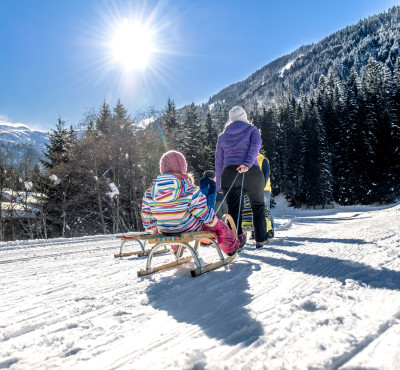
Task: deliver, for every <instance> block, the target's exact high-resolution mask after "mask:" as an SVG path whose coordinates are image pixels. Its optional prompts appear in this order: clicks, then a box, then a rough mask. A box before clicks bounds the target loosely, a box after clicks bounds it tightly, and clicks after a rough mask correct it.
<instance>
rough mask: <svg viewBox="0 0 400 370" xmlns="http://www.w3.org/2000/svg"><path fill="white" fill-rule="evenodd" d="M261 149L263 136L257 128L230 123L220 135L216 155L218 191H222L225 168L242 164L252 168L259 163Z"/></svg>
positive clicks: (250, 125) (241, 123)
mask: <svg viewBox="0 0 400 370" xmlns="http://www.w3.org/2000/svg"><path fill="white" fill-rule="evenodd" d="M260 148H261V135H260V133H259V132H258V129H257V127H255V126H253V125H252V124H250V123H246V122H242V121H236V122H232V123H230V124H229V125H228V126H227V127H226V128H225V131H224V132H223V133H222V134H221V135H219V138H218V143H217V151H216V153H215V175H216V183H217V191H220V190H221V175H222V171H223V170H224V168H225V167H227V166H230V165H237V166H240V165H241V164H244V165H246V166H248V167H252V166H253V165H254V164H255V163H257V155H258V152H259V151H260Z"/></svg>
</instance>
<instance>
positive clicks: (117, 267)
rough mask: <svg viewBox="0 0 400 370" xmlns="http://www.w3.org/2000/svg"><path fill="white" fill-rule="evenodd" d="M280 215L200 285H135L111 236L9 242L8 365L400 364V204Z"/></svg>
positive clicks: (3, 348)
mask: <svg viewBox="0 0 400 370" xmlns="http://www.w3.org/2000/svg"><path fill="white" fill-rule="evenodd" d="M273 214H274V216H275V222H276V234H277V235H276V238H275V239H274V240H273V241H272V242H271V243H270V244H269V245H268V246H267V247H266V248H263V249H261V250H256V249H255V246H254V245H253V244H251V242H250V243H248V244H247V247H246V248H245V250H244V251H243V252H242V253H240V255H239V256H238V258H237V259H236V260H235V261H234V262H233V263H232V264H231V265H228V266H225V267H222V268H220V269H218V270H215V271H212V272H210V273H208V274H205V275H203V276H199V277H196V278H192V277H191V276H190V270H191V268H192V267H193V264H192V263H189V264H188V266H185V265H183V266H180V267H179V268H177V269H172V270H167V271H162V272H159V273H156V274H154V275H151V276H147V277H142V278H138V277H137V275H136V272H137V270H140V269H143V268H144V267H145V259H144V258H138V257H127V258H125V259H115V258H114V257H113V254H114V253H116V252H118V248H119V240H117V239H116V238H115V237H114V236H95V237H85V238H76V239H56V240H47V241H37V240H35V241H28V242H26V241H24V242H12V243H0V368H11V369H51V368H62V369H325V368H327V369H336V368H340V369H366V368H368V369H372V368H373V369H375V368H376V369H400V231H399V227H400V204H396V205H391V206H385V207H366V206H357V207H340V208H335V209H330V210H315V211H314V210H293V209H291V208H288V207H285V205H284V203H283V202H278V206H277V207H276V208H275V209H273ZM200 256H201V258H202V259H203V260H204V261H206V262H207V261H209V260H210V261H211V260H212V259H217V254H216V252H215V250H213V249H212V248H210V247H201V248H200ZM154 259H155V261H154V262H155V263H157V264H158V263H161V262H162V261H168V260H172V256H171V255H169V254H167V255H158V256H155V257H154Z"/></svg>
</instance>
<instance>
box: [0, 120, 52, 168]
mask: <svg viewBox="0 0 400 370" xmlns="http://www.w3.org/2000/svg"><path fill="white" fill-rule="evenodd" d="M47 141H48V133H47V132H44V131H37V130H32V129H31V128H30V127H29V126H27V125H25V124H22V123H10V122H4V121H2V120H1V119H0V150H2V151H3V155H4V158H5V161H7V162H9V163H20V162H22V161H25V160H26V159H27V158H29V160H30V162H31V163H36V162H37V161H38V159H39V158H42V157H43V153H42V152H43V151H44V150H45V143H47Z"/></svg>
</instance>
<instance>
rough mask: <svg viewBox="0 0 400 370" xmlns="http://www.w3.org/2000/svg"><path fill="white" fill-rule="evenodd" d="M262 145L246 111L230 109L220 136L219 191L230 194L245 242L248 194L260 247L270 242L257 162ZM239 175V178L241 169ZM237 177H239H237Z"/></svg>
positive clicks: (217, 159) (217, 155)
mask: <svg viewBox="0 0 400 370" xmlns="http://www.w3.org/2000/svg"><path fill="white" fill-rule="evenodd" d="M260 147H261V135H260V133H259V131H258V129H257V127H255V126H254V125H252V124H251V123H250V122H249V121H248V119H247V113H246V111H245V110H244V109H243V108H242V107H239V106H236V107H233V108H232V109H231V110H230V111H229V122H228V123H227V125H226V126H225V130H224V132H223V133H222V134H221V135H220V136H219V138H218V143H217V150H216V153H215V172H216V185H217V191H218V192H220V191H221V190H222V192H223V193H224V194H226V193H227V192H228V190H229V188H230V186H231V185H232V183H233V182H234V183H233V185H232V188H231V190H230V191H229V193H228V195H227V197H226V201H227V204H228V210H229V214H230V215H231V216H232V218H233V219H234V221H235V223H236V228H237V231H238V235H239V240H240V241H241V245H244V244H245V242H246V238H245V236H244V235H242V211H243V204H244V201H243V197H244V194H247V196H248V198H249V201H250V205H251V209H252V212H253V226H254V236H255V240H256V247H257V248H260V247H262V246H263V245H265V244H267V243H268V234H267V225H266V221H265V213H264V207H265V205H264V175H263V173H262V171H261V169H260V166H259V165H258V162H257V155H258V152H259V151H260ZM238 172H239V176H238V177H237V178H236V180H235V177H236V175H237V173H238ZM243 176H244V183H243V193H242V201H241V208H242V209H241V210H240V218H239V222H238V214H239V204H240V194H241V186H242V178H243ZM234 180H235V181H234Z"/></svg>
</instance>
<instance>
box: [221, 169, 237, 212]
mask: <svg viewBox="0 0 400 370" xmlns="http://www.w3.org/2000/svg"><path fill="white" fill-rule="evenodd" d="M238 176H239V172H238V173H237V174H236V176H235V178H234V179H233V181H232V184H231V187H230V188H229V190H228V191H227V192H226V194H225V196H224V199H222V202H221V204H220V205H219V207H218V209H217V210H216V211H215V214H217V213H218V211H219V209H220V208H221V206H222V204H223V203H224V202H225V199H226V197H227V195H228V194H229V192H230V191H231V189H232V186H233V184H234V183H235V181H236V179H237V177H238Z"/></svg>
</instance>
